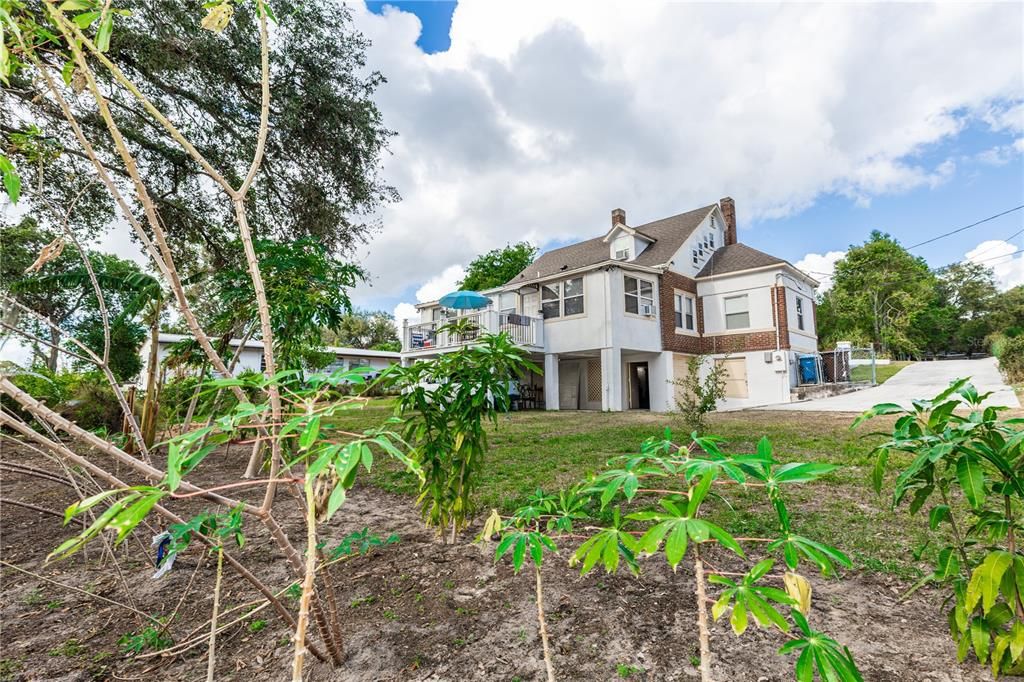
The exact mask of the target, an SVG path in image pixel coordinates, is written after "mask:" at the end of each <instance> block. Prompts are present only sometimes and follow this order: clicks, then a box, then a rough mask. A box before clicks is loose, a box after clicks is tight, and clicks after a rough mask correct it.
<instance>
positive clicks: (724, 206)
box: [718, 197, 736, 246]
mask: <svg viewBox="0 0 1024 682" xmlns="http://www.w3.org/2000/svg"><path fill="white" fill-rule="evenodd" d="M718 207H719V208H720V209H721V210H722V219H723V220H725V245H726V246H728V245H729V244H735V243H736V202H735V201H733V200H732V197H723V198H722V199H721V200H720V201H719V202H718Z"/></svg>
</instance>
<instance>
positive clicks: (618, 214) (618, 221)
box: [612, 208, 626, 227]
mask: <svg viewBox="0 0 1024 682" xmlns="http://www.w3.org/2000/svg"><path fill="white" fill-rule="evenodd" d="M625 224H626V212H625V211H624V210H623V209H621V208H613V209H612V227H615V226H616V225H625Z"/></svg>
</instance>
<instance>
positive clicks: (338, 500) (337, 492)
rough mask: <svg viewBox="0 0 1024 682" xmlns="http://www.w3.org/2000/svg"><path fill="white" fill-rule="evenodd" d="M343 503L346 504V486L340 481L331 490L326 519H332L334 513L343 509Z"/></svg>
mask: <svg viewBox="0 0 1024 682" xmlns="http://www.w3.org/2000/svg"><path fill="white" fill-rule="evenodd" d="M343 504H345V487H344V486H343V485H341V484H340V483H338V484H337V485H335V486H334V490H332V491H331V496H330V497H329V498H327V513H326V515H325V518H324V520H325V521H330V520H331V517H332V516H334V513H335V512H336V511H338V510H339V509H341V505H343Z"/></svg>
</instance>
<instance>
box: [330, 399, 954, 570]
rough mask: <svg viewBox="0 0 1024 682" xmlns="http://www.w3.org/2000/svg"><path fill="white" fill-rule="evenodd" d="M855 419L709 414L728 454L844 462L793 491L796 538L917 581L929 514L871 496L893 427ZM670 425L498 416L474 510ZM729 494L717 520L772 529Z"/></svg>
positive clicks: (516, 500) (630, 449)
mask: <svg viewBox="0 0 1024 682" xmlns="http://www.w3.org/2000/svg"><path fill="white" fill-rule="evenodd" d="M392 415H393V402H392V401H390V400H385V399H380V400H374V401H372V402H371V403H369V404H368V405H367V406H366V407H365V408H364V409H362V410H360V411H356V412H351V413H348V414H346V415H344V416H343V417H341V418H340V419H338V420H337V422H336V424H337V426H338V427H341V428H344V429H346V430H350V431H359V430H363V429H366V428H372V427H375V426H377V425H379V424H381V423H382V422H383V421H385V420H386V419H387V418H388V417H390V416H392ZM854 416H855V415H848V414H840V413H806V412H768V411H759V410H753V411H745V412H731V413H719V414H714V415H711V417H710V421H711V429H710V432H711V433H714V434H716V435H719V436H721V437H722V438H725V439H726V441H727V442H726V444H725V445H724V447H723V449H724V450H725V451H726V452H751V451H753V449H754V448H755V445H756V443H757V441H758V440H760V438H761V437H762V436H767V437H768V439H769V440H770V441H771V442H772V443H773V445H774V448H775V453H776V458H777V459H778V460H780V461H782V462H791V461H818V462H829V463H832V464H836V465H838V467H839V468H838V469H837V470H836V471H834V472H832V473H830V474H828V475H826V476H825V477H823V478H822V479H820V480H818V481H816V482H814V483H810V484H800V485H794V486H790V487H789V488H787V499H788V500H789V503H790V507H791V512H792V516H793V518H794V526H795V528H796V530H797V532H799V533H801V534H804V535H807V536H809V537H811V538H814V539H818V540H821V541H825V542H829V543H830V544H834V545H836V546H838V547H840V548H841V549H842V550H843V551H845V552H846V553H847V554H849V555H850V556H851V558H853V559H854V561H855V563H856V565H858V566H859V567H860V568H865V569H869V570H879V571H887V572H893V573H896V574H898V575H900V576H901V577H903V578H906V579H911V578H914V577H916V576H919V575H921V574H922V573H921V571H922V569H924V570H927V563H926V562H930V561H931V554H930V552H929V551H927V550H926V551H925V552H924V553H923V554H922V556H921V559H920V560H914V558H913V556H912V554H911V552H912V550H913V549H915V548H917V547H919V546H921V545H923V544H924V542H925V541H926V540H927V537H928V530H927V510H924V514H923V515H921V514H919V515H918V516H915V517H910V516H909V515H908V514H907V512H906V508H905V507H904V508H902V509H900V510H897V511H893V510H891V508H890V504H889V500H890V499H891V498H890V496H889V494H887V493H886V492H883V495H882V496H881V497H879V496H877V495H875V493H874V491H873V490H872V488H871V484H870V477H871V470H872V467H873V464H874V458H873V456H872V454H871V451H872V448H873V447H874V445H875V444H877V443H878V442H880V441H881V440H882V439H881V436H879V435H872V431H879V430H884V429H886V428H889V427H890V426H891V424H892V419H891V418H880V419H877V420H874V421H872V422H868V423H866V424H864V425H862V426H861V427H859V428H858V429H857V430H855V431H851V430H850V428H849V426H850V423H851V421H852V420H853V418H854ZM666 427H668V428H672V429H673V431H674V432H675V433H674V440H676V442H679V439H680V438H681V437H682V432H681V431H679V429H680V428H681V423H680V420H679V418H678V417H676V416H673V415H665V414H651V413H646V412H620V413H601V412H519V413H512V414H509V415H506V416H502V417H501V418H499V420H498V424H497V425H496V426H495V427H492V428H490V429H489V432H490V445H491V450H490V452H489V453H488V457H487V461H486V464H485V466H484V471H483V474H482V477H481V480H480V486H479V490H478V494H477V501H478V504H479V506H480V508H481V510H482V511H486V510H487V509H489V508H497V509H499V510H501V511H503V512H509V511H512V510H514V509H515V508H516V507H518V506H519V505H520V504H522V502H523V501H524V500H525V499H526V497H527V496H528V495H530V494H531V493H532V492H533V491H535V490H536V489H538V488H542V489H543V490H545V491H546V492H556V491H557V490H559V489H560V488H563V487H566V486H569V485H572V484H574V483H576V482H577V481H580V480H582V479H585V478H586V477H587V475H588V474H590V473H594V472H598V471H600V470H601V469H602V468H604V467H605V465H606V463H607V462H608V460H610V459H612V458H615V457H617V456H621V455H628V454H631V453H635V452H637V451H638V447H639V445H640V443H641V442H643V440H644V439H645V438H648V437H651V436H660V435H662V434H663V433H664V430H665V428H666ZM893 460H898V458H897V457H893V458H892V459H891V461H893ZM908 461H909V459H908ZM899 463H900V464H906V463H907V462H899ZM894 477H895V472H893V471H890V474H889V476H888V477H887V478H888V480H889V481H890V482H891V481H892V479H893V478H894ZM363 480H369V482H370V483H371V484H372V485H375V486H378V487H381V488H383V489H386V490H389V491H392V492H398V493H402V494H408V495H410V496H412V495H414V494H415V492H416V481H415V480H414V479H413V478H412V477H411V476H410V475H409V474H407V473H405V472H404V471H400V470H399V469H398V468H397V467H395V466H391V465H389V464H388V463H385V462H380V463H379V464H378V465H377V466H375V468H374V471H373V473H372V474H371V475H370V476H369V477H368V479H363ZM727 492H728V494H727V495H726V499H727V500H728V502H729V503H730V504H731V507H730V504H726V503H725V502H716V503H715V504H713V505H712V510H711V514H712V517H713V519H714V520H715V521H716V522H718V523H720V524H721V525H723V526H724V527H726V528H728V529H729V530H730V531H731V532H733V533H734V534H738V535H747V536H760V535H766V534H770V533H773V532H774V526H773V523H774V515H773V513H772V511H771V509H770V508H769V507H768V506H767V505H766V504H765V503H764V501H763V492H762V491H761V490H760V489H757V488H749V489H742V488H740V487H739V486H730V487H729V488H728V491H727ZM380 530H386V529H380ZM932 544H935V543H932Z"/></svg>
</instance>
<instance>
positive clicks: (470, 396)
mask: <svg viewBox="0 0 1024 682" xmlns="http://www.w3.org/2000/svg"><path fill="white" fill-rule="evenodd" d="M442 329H443V328H442ZM528 370H532V371H535V372H538V373H539V372H540V370H539V369H538V368H537V367H536V366H535V365H534V364H533V363H531V362H530V361H529V359H528V358H527V354H526V351H524V350H523V349H522V348H520V347H518V346H516V345H515V344H514V343H512V342H511V341H510V340H509V339H508V336H507V335H505V334H486V333H485V334H481V335H480V337H479V338H478V339H477V340H476V342H475V343H474V345H471V346H466V347H464V348H461V349H459V350H457V351H453V352H451V353H442V354H441V355H439V356H438V357H437V358H435V359H433V360H429V361H419V362H415V363H413V364H412V365H410V366H408V367H402V366H400V365H392V366H391V367H389V368H388V369H387V370H385V371H384V372H383V373H382V375H381V377H380V379H379V380H378V381H379V382H380V383H381V384H382V385H384V386H388V387H390V388H393V389H397V390H399V391H400V393H399V396H398V399H397V405H396V408H395V412H396V415H397V416H398V417H401V418H402V419H404V420H405V426H404V431H403V434H404V437H405V439H406V440H407V441H408V442H409V443H410V444H411V445H413V446H414V447H415V449H414V451H413V452H414V458H415V460H416V462H417V464H419V466H420V467H421V468H422V469H423V474H424V477H425V478H424V482H423V485H422V486H421V489H420V497H419V503H420V505H421V507H422V512H423V519H424V521H425V522H426V523H427V525H430V526H434V527H436V528H437V529H438V533H441V534H442V537H443V531H444V529H446V528H450V529H451V535H450V540H451V541H452V542H454V541H455V535H456V533H458V532H459V531H460V530H462V529H463V528H465V527H466V525H467V524H468V523H469V521H470V519H471V518H472V516H473V513H474V512H475V506H474V504H473V492H474V490H475V489H476V486H477V482H478V481H477V479H478V478H479V474H480V470H481V468H482V467H483V463H484V455H485V454H486V452H487V447H488V446H487V430H486V426H487V422H491V423H492V424H496V423H497V419H498V415H499V414H501V413H502V412H505V411H507V410H508V408H509V384H510V382H513V381H516V380H518V379H520V378H521V377H522V376H523V374H525V372H527V371H528Z"/></svg>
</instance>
